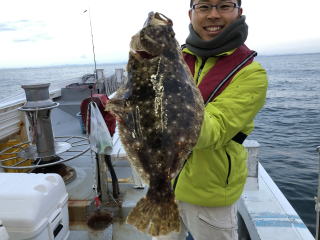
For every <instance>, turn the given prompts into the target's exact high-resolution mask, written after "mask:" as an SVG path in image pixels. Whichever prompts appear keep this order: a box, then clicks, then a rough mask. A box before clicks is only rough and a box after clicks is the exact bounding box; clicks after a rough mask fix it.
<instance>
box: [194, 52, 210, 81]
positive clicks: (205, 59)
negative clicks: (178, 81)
mask: <svg viewBox="0 0 320 240" xmlns="http://www.w3.org/2000/svg"><path fill="white" fill-rule="evenodd" d="M207 59H208V58H207V57H203V58H202V63H201V66H200V68H199V71H198V75H197V78H196V83H197V84H198V80H199V78H200V75H201V72H202V70H203V68H204V65H205V64H206V61H207Z"/></svg>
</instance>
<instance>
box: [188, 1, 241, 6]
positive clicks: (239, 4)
mask: <svg viewBox="0 0 320 240" xmlns="http://www.w3.org/2000/svg"><path fill="white" fill-rule="evenodd" d="M193 1H194V0H190V8H191V7H192V3H193ZM237 2H238V6H239V7H241V0H237Z"/></svg>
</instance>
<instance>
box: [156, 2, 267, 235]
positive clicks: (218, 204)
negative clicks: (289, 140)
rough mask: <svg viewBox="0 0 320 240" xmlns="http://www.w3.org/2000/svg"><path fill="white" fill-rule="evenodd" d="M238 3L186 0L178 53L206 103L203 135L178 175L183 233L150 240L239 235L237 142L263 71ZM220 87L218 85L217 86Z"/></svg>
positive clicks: (260, 93)
mask: <svg viewBox="0 0 320 240" xmlns="http://www.w3.org/2000/svg"><path fill="white" fill-rule="evenodd" d="M242 11H243V10H242V8H241V0H238V1H237V0H191V2H190V10H189V17H190V20H191V24H190V26H189V29H190V34H189V36H188V38H187V40H186V45H185V48H184V49H183V54H184V58H185V61H186V62H187V64H188V66H189V68H190V70H191V72H192V73H193V74H194V79H195V82H196V84H197V86H198V87H199V89H200V91H201V93H202V96H203V98H204V101H205V103H206V107H205V114H204V121H203V124H202V128H201V133H200V136H199V139H198V142H197V144H196V146H195V147H194V149H193V152H192V154H191V155H190V157H189V159H188V160H187V161H186V163H185V165H184V167H183V169H182V171H181V172H180V174H179V175H178V177H177V178H176V179H175V182H174V188H175V195H176V199H177V202H178V205H179V210H180V216H181V219H182V227H181V232H180V233H172V234H169V235H168V236H160V237H158V238H155V239H161V240H164V239H170V240H174V239H179V240H182V239H185V238H186V235H187V234H186V233H187V232H188V231H189V232H190V233H191V234H192V236H193V238H194V239H195V240H236V239H238V234H237V215H236V214H237V206H236V202H237V200H238V199H239V198H240V196H241V193H242V191H243V187H244V184H245V181H246V177H247V166H246V158H247V153H246V151H245V149H244V147H243V146H242V142H243V141H244V139H245V137H246V136H247V135H248V134H249V133H250V132H252V130H253V128H254V125H253V119H254V117H255V116H256V114H257V113H258V112H259V110H260V109H261V108H262V106H263V105H264V102H265V98H266V90H267V76H266V72H265V70H264V69H263V68H262V67H261V65H260V64H259V63H257V62H254V61H253V57H254V56H255V52H253V51H251V50H250V49H248V48H247V47H246V46H245V45H244V42H245V40H246V38H247V33H248V26H247V25H246V23H245V16H242ZM220 85H222V87H219V86H220Z"/></svg>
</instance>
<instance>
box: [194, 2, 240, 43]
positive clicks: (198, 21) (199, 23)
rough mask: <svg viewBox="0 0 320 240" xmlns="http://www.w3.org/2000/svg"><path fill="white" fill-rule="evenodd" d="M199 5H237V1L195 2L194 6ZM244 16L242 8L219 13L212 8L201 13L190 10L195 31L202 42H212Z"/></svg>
mask: <svg viewBox="0 0 320 240" xmlns="http://www.w3.org/2000/svg"><path fill="white" fill-rule="evenodd" d="M197 3H209V4H213V5H216V4H221V3H226V4H228V3H237V1H236V0H194V1H193V4H197ZM241 14H242V9H241V8H234V9H233V10H232V11H231V12H221V11H220V13H219V12H218V11H217V9H216V8H212V9H211V10H210V11H208V12H205V13H204V12H201V11H199V10H196V9H190V10H189V18H190V21H191V24H192V26H193V29H194V30H195V31H196V32H197V33H198V35H199V36H200V37H201V39H202V40H206V41H208V40H212V39H213V38H215V37H216V36H217V35H218V34H219V33H221V32H222V31H223V29H224V28H226V27H227V26H228V25H230V24H231V23H232V22H234V21H235V20H236V19H237V18H239V17H240V16H241Z"/></svg>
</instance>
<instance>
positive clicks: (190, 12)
mask: <svg viewBox="0 0 320 240" xmlns="http://www.w3.org/2000/svg"><path fill="white" fill-rule="evenodd" d="M191 15H192V9H190V10H189V19H190V22H191Z"/></svg>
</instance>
